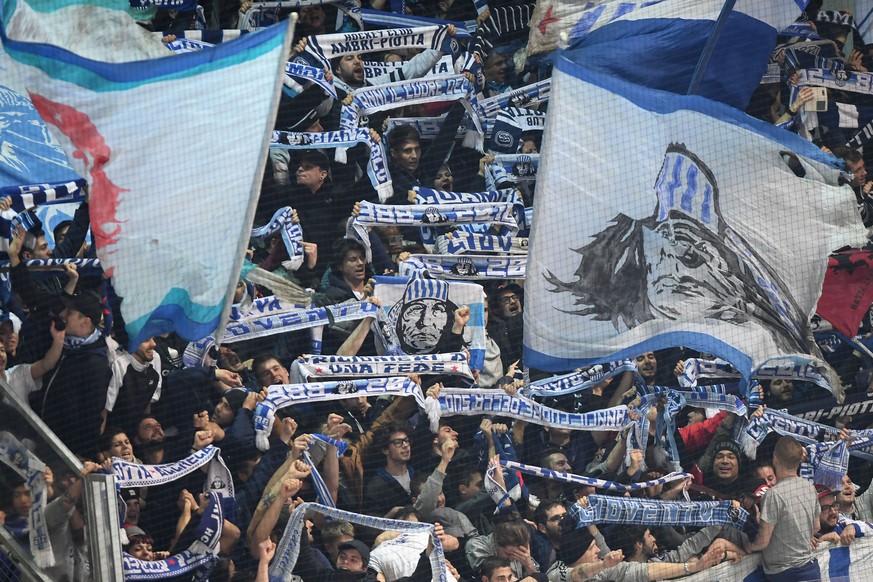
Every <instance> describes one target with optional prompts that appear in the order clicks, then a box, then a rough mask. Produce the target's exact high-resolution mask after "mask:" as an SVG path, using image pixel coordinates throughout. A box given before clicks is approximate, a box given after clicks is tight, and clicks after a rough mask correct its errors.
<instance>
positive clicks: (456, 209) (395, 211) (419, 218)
mask: <svg viewBox="0 0 873 582" xmlns="http://www.w3.org/2000/svg"><path fill="white" fill-rule="evenodd" d="M513 208H514V207H513V205H512V204H508V203H505V202H498V203H493V204H485V203H482V204H433V205H419V204H408V205H397V206H389V205H381V204H373V203H371V202H366V201H365V202H362V203H361V207H360V213H359V214H358V216H356V217H354V218H353V219H352V220H351V221H350V224H349V226H350V230H351V232H350V233H349V234H353V235H354V236H355V237H356V238H357V239H359V240H360V241H361V242H362V243H363V245H364V246H365V247H367V260H368V261H369V260H370V258H371V257H370V249H369V240H370V238H369V236H368V234H367V229H368V228H370V227H374V226H392V225H393V226H422V227H425V228H423V229H422V239H427V240H423V242H424V244H434V243H436V236H435V234H434V233H433V232H432V231H431V228H430V227H436V226H450V225H455V224H483V223H484V224H491V225H496V226H499V227H500V233H499V234H500V235H502V236H513V235H515V234H516V233H517V232H518V223H517V222H516V221H515V216H514V215H513Z"/></svg>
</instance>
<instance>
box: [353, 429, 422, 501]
mask: <svg viewBox="0 0 873 582" xmlns="http://www.w3.org/2000/svg"><path fill="white" fill-rule="evenodd" d="M410 434H412V427H410V426H409V425H405V424H399V423H391V424H389V425H388V426H386V427H385V428H384V429H382V430H381V431H380V432H379V435H378V436H377V439H376V442H377V443H380V445H379V450H380V451H381V453H382V454H383V455H385V466H384V467H382V468H381V469H379V470H378V471H377V472H376V474H375V475H373V476H372V479H370V481H369V483H367V485H366V489H365V493H364V513H368V514H370V515H377V516H379V517H382V516H384V515H385V514H386V513H388V511H390V510H391V509H392V508H393V507H398V506H400V507H402V506H405V505H409V504H411V503H412V494H411V489H410V483H411V481H412V477H413V475H414V474H415V471H414V470H413V468H412V465H410V464H409V460H410V459H411V458H412V445H411V444H410V439H409V435H410Z"/></svg>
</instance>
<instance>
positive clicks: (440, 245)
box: [436, 231, 528, 255]
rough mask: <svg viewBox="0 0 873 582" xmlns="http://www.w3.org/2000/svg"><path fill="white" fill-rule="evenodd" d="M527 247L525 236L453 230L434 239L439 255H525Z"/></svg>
mask: <svg viewBox="0 0 873 582" xmlns="http://www.w3.org/2000/svg"><path fill="white" fill-rule="evenodd" d="M527 249H528V238H527V237H517V236H500V235H496V234H483V233H478V232H463V231H454V232H452V233H451V237H449V236H448V235H440V236H438V237H437V239H436V252H437V253H439V254H441V255H461V254H464V253H468V252H471V253H475V254H480V253H507V254H510V255H526V254H527Z"/></svg>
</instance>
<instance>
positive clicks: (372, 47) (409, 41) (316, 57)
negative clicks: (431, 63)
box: [303, 25, 452, 70]
mask: <svg viewBox="0 0 873 582" xmlns="http://www.w3.org/2000/svg"><path fill="white" fill-rule="evenodd" d="M451 40H452V37H451V36H449V32H448V26H447V25H439V26H419V27H414V28H389V29H382V30H360V31H358V32H338V33H334V34H318V35H310V36H308V37H306V50H305V51H304V53H303V55H304V56H305V58H306V59H307V60H308V61H309V62H310V64H311V65H313V66H323V67H326V68H327V69H328V70H330V69H331V66H330V61H331V60H332V59H335V58H337V57H342V56H345V55H351V54H366V53H378V52H383V51H390V50H400V49H412V48H414V49H433V50H438V51H441V52H443V53H444V54H450V53H451V46H450V43H451Z"/></svg>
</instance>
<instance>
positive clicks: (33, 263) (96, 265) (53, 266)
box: [0, 259, 103, 275]
mask: <svg viewBox="0 0 873 582" xmlns="http://www.w3.org/2000/svg"><path fill="white" fill-rule="evenodd" d="M24 264H25V265H27V268H28V269H45V270H54V271H57V268H58V267H61V266H62V265H76V268H77V269H78V271H79V273H81V274H88V275H92V274H100V273H102V272H103V267H102V266H101V265H100V259H28V260H27V261H25V262H24ZM4 267H5V268H7V269H8V268H9V261H8V260H6V261H0V268H4Z"/></svg>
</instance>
